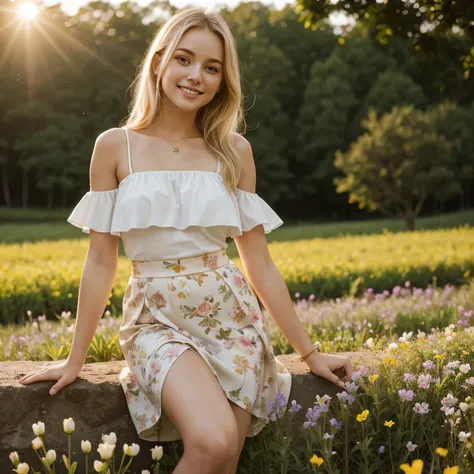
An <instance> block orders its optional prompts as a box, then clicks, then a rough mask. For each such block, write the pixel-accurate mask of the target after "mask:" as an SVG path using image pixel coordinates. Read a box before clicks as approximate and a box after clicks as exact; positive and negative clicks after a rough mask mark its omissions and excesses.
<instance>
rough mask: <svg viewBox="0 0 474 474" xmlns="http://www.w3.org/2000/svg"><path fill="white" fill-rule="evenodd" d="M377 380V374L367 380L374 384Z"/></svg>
mask: <svg viewBox="0 0 474 474" xmlns="http://www.w3.org/2000/svg"><path fill="white" fill-rule="evenodd" d="M378 378H379V374H374V375H369V380H370V381H371V382H372V383H374V382H375V381H376V380H377V379H378Z"/></svg>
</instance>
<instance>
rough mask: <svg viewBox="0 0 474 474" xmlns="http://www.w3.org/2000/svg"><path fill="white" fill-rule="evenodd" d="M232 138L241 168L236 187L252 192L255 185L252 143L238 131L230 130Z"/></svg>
mask: <svg viewBox="0 0 474 474" xmlns="http://www.w3.org/2000/svg"><path fill="white" fill-rule="evenodd" d="M231 135H232V140H233V145H234V148H235V151H236V152H237V154H238V155H239V157H240V160H241V163H242V169H241V172H240V179H239V183H238V185H237V187H238V188H239V189H243V190H244V191H249V192H252V193H254V192H255V187H256V179H257V176H256V170H255V160H254V157H253V151H252V145H251V144H250V142H249V141H248V140H247V139H246V138H245V137H243V136H242V135H240V134H239V133H235V132H232V134H231Z"/></svg>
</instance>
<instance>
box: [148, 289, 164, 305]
mask: <svg viewBox="0 0 474 474" xmlns="http://www.w3.org/2000/svg"><path fill="white" fill-rule="evenodd" d="M150 302H151V303H152V305H154V306H156V308H157V309H161V308H166V300H165V297H164V296H163V294H162V293H161V292H160V290H157V291H156V292H155V293H153V294H152V295H151V297H150Z"/></svg>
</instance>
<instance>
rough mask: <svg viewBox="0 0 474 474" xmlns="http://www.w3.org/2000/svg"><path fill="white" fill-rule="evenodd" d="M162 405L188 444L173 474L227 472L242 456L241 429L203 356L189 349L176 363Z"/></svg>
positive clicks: (170, 374) (165, 384) (164, 385)
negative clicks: (239, 455)
mask: <svg viewBox="0 0 474 474" xmlns="http://www.w3.org/2000/svg"><path fill="white" fill-rule="evenodd" d="M161 404H162V410H163V413H164V414H165V415H166V417H167V418H168V419H169V420H170V421H171V422H172V423H173V424H174V425H175V426H176V429H177V430H178V432H179V434H180V436H181V439H182V440H183V444H184V454H183V456H182V458H181V459H180V461H179V463H178V465H177V466H176V468H175V470H174V471H173V474H222V473H224V472H227V471H228V470H229V468H230V467H229V466H230V464H231V462H233V461H234V459H235V457H236V456H238V446H239V431H238V426H237V422H236V419H235V416H234V413H233V412H232V409H231V407H230V405H229V403H228V400H227V397H226V395H225V393H224V391H223V390H222V387H221V386H220V384H219V382H218V381H217V379H216V377H215V376H214V374H213V373H212V371H211V370H210V368H209V367H208V365H207V364H206V362H204V360H203V359H202V357H201V356H200V355H199V354H196V353H195V352H193V351H192V350H191V349H189V350H187V351H185V352H184V353H183V354H181V355H180V356H179V358H178V359H177V360H176V361H175V362H174V364H173V366H172V367H171V369H170V370H169V372H168V374H167V376H166V379H165V382H164V384H163V390H162V396H161Z"/></svg>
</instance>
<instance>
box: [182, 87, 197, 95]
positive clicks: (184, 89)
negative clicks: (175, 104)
mask: <svg viewBox="0 0 474 474" xmlns="http://www.w3.org/2000/svg"><path fill="white" fill-rule="evenodd" d="M178 87H179V88H180V89H181V90H182V91H184V92H187V93H188V94H194V95H200V94H203V92H201V91H198V90H196V89H190V88H189V87H184V86H178Z"/></svg>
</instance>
